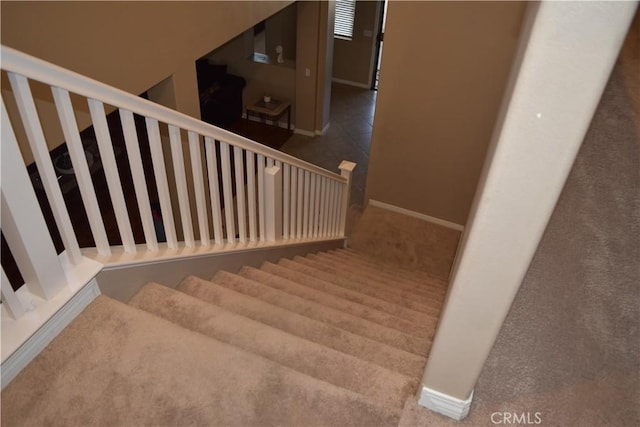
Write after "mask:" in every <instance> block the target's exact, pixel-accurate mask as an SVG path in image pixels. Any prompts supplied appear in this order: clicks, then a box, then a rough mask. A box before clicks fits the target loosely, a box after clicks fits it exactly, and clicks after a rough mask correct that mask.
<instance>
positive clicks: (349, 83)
mask: <svg viewBox="0 0 640 427" xmlns="http://www.w3.org/2000/svg"><path fill="white" fill-rule="evenodd" d="M372 73H373V71H372ZM372 75H373V74H372ZM331 81H332V82H334V83H342V84H343V85H348V86H355V87H360V88H363V89H371V85H366V84H364V83H360V82H354V81H351V80H344V79H338V78H336V77H334V78H332V79H331Z"/></svg>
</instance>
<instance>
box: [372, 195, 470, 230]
mask: <svg viewBox="0 0 640 427" xmlns="http://www.w3.org/2000/svg"><path fill="white" fill-rule="evenodd" d="M369 204H370V205H371V206H375V207H378V208H382V209H386V210H388V211H392V212H397V213H401V214H403V215H407V216H410V217H413V218H418V219H421V220H423V221H427V222H432V223H434V224H437V225H441V226H443V227H447V228H451V229H453V230H457V231H464V226H463V225H460V224H456V223H455V222H451V221H447V220H444V219H440V218H436V217H433V216H429V215H425V214H422V213H420V212H415V211H411V210H409V209H405V208H401V207H399V206H395V205H390V204H388V203H384V202H380V201H378V200H373V199H369Z"/></svg>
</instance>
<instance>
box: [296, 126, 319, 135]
mask: <svg viewBox="0 0 640 427" xmlns="http://www.w3.org/2000/svg"><path fill="white" fill-rule="evenodd" d="M293 133H298V134H300V135H304V136H316V133H315V132H314V131H311V130H304V129H298V128H295V129H294V130H293Z"/></svg>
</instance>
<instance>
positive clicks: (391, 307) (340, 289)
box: [278, 259, 437, 325]
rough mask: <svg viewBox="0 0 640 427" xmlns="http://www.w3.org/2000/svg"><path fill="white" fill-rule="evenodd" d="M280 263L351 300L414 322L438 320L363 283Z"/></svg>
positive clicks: (281, 261)
mask: <svg viewBox="0 0 640 427" xmlns="http://www.w3.org/2000/svg"><path fill="white" fill-rule="evenodd" d="M278 265H281V266H283V267H286V268H288V269H290V270H294V271H296V272H299V273H304V274H306V275H307V276H309V277H312V278H316V279H319V280H321V281H323V282H325V283H327V284H330V285H332V286H331V287H328V286H327V287H325V289H327V292H331V293H332V294H334V295H338V296H342V297H343V298H347V299H349V300H351V301H355V302H358V303H361V304H364V305H367V306H369V307H371V308H375V309H377V310H381V311H384V312H386V313H389V314H392V315H394V316H398V317H401V318H403V319H405V320H407V321H409V322H412V323H414V324H418V325H421V324H428V323H430V320H431V322H434V321H436V320H437V319H436V318H435V317H434V316H428V315H427V314H425V313H421V312H419V311H415V310H411V309H408V308H406V307H402V306H400V305H397V304H394V303H392V302H390V301H387V300H385V299H384V298H381V297H380V296H375V295H372V294H371V293H370V292H369V293H364V292H363V289H362V286H361V285H357V284H355V285H354V283H352V282H350V281H348V280H339V281H336V280H335V277H334V276H333V275H331V274H328V273H326V272H324V271H320V270H317V269H315V268H313V267H310V266H308V265H306V264H303V263H301V262H298V261H292V260H289V259H281V260H280V261H278ZM315 283H317V282H315ZM365 291H366V289H365Z"/></svg>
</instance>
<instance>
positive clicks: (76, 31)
mask: <svg viewBox="0 0 640 427" xmlns="http://www.w3.org/2000/svg"><path fill="white" fill-rule="evenodd" d="M291 3H292V1H266V2H265V1H246V2H28V1H21V2H2V3H1V4H0V8H1V9H0V11H1V12H2V13H1V24H2V25H1V33H0V34H1V37H2V43H3V44H4V45H6V46H9V47H13V48H15V49H18V50H20V51H23V52H25V53H28V54H30V55H33V56H35V57H38V58H41V59H44V60H46V61H49V62H52V63H54V64H57V65H60V66H62V67H65V68H68V69H70V70H73V71H76V72H78V73H80V74H83V75H86V76H89V77H92V78H94V79H96V80H99V81H101V82H104V83H107V84H109V85H112V86H115V87H117V88H120V89H123V90H125V91H127V92H130V93H133V94H140V93H142V92H144V91H146V90H147V89H149V88H151V87H152V86H154V85H156V84H157V83H158V82H160V81H162V80H165V79H167V78H168V77H170V76H172V75H174V74H176V73H178V74H179V75H180V76H179V78H176V79H174V85H175V98H176V104H177V105H176V106H177V109H178V110H180V111H182V112H184V113H186V114H189V115H191V116H194V117H199V115H200V111H199V101H198V94H197V89H195V92H194V88H197V82H196V80H195V60H196V59H198V58H200V57H202V56H204V55H205V54H207V53H208V52H211V51H212V50H213V49H215V48H216V47H219V46H221V45H222V44H224V43H225V42H227V41H228V40H230V39H232V38H233V37H235V36H236V35H238V34H240V33H241V32H242V31H244V30H246V29H247V28H249V27H251V26H253V25H254V24H256V23H258V22H260V21H262V20H263V19H265V18H267V17H268V16H270V15H273V14H274V13H276V12H278V11H279V10H281V9H282V8H284V7H285V6H287V5H288V4H291ZM41 114H43V113H42V112H41ZM44 114H46V113H44ZM87 117H88V116H87ZM45 120H47V119H45ZM88 125H89V122H88V120H87V118H81V117H79V126H80V127H81V128H83V127H86V126H88ZM52 138H53V139H52V140H51V141H48V142H49V145H50V147H51V148H53V147H55V146H57V145H59V144H61V143H62V138H61V134H60V135H55V134H54V135H52ZM27 151H28V150H27ZM24 152H25V150H24V149H23V153H24ZM25 160H26V161H27V162H28V163H30V160H32V158H31V156H30V154H28V155H25Z"/></svg>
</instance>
